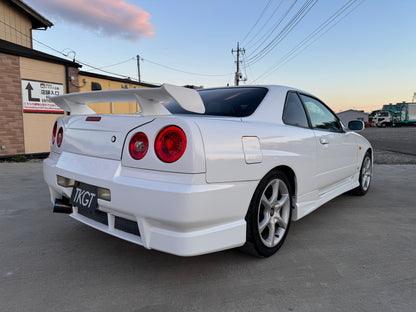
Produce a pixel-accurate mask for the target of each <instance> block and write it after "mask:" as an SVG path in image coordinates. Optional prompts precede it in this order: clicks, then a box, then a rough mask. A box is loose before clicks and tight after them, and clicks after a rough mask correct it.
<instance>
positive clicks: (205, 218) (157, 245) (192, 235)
mask: <svg viewBox="0 0 416 312" xmlns="http://www.w3.org/2000/svg"><path fill="white" fill-rule="evenodd" d="M43 170H44V178H45V181H46V183H47V184H48V186H49V190H50V194H51V201H52V202H54V201H55V199H57V198H58V199H59V198H62V197H65V198H69V197H70V196H71V192H72V187H62V186H59V185H58V184H57V178H56V176H57V175H60V176H63V177H65V178H69V179H73V180H75V181H80V182H84V183H88V184H91V185H95V186H99V187H103V188H107V189H110V191H111V201H105V200H101V199H99V200H98V209H99V210H100V211H101V212H100V214H106V217H107V222H99V221H97V220H98V219H96V220H94V219H91V218H90V217H86V216H85V215H83V214H82V213H80V211H78V209H77V208H76V207H74V211H73V213H72V214H71V217H73V218H74V219H76V220H78V221H80V222H83V223H85V224H87V225H89V226H92V227H94V228H96V229H98V230H100V231H103V232H106V233H108V234H111V235H114V236H117V237H119V238H122V239H124V240H127V241H130V242H133V243H136V244H139V245H142V246H144V247H146V248H148V249H157V250H160V251H164V252H168V253H172V254H175V255H180V256H193V255H199V254H204V253H209V252H214V251H218V250H223V249H228V248H233V247H237V246H241V245H243V244H244V242H245V239H246V223H245V220H244V217H245V215H246V212H247V209H248V206H249V203H250V200H251V197H252V194H253V193H254V190H255V188H256V186H257V182H256V181H248V182H230V183H228V182H227V183H216V184H207V183H206V179H205V174H178V173H167V172H158V171H153V170H142V169H136V168H130V167H123V166H121V163H120V162H119V161H114V160H108V159H97V158H95V157H89V156H81V155H77V154H71V153H66V152H64V153H62V154H60V155H59V154H55V153H51V154H50V156H49V158H47V159H46V160H45V161H44V163H43ZM104 219H105V216H104ZM120 219H126V220H130V221H133V222H134V223H135V224H137V227H138V230H139V232H140V234H139V235H135V234H131V232H130V233H129V232H128V231H127V232H126V231H123V230H120V228H118V227H117V226H115V225H116V223H117V220H120Z"/></svg>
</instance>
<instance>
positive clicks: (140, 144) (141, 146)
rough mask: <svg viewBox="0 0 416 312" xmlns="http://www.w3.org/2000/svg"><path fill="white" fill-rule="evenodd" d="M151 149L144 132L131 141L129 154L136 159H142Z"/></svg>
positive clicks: (137, 134)
mask: <svg viewBox="0 0 416 312" xmlns="http://www.w3.org/2000/svg"><path fill="white" fill-rule="evenodd" d="M148 148H149V140H148V139H147V136H146V134H144V133H143V132H139V133H136V134H135V135H133V137H132V138H131V140H130V143H129V152H130V156H131V157H133V158H134V159H137V160H139V159H142V158H143V157H144V156H145V155H146V153H147V150H148Z"/></svg>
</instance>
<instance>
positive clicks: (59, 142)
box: [56, 127, 64, 147]
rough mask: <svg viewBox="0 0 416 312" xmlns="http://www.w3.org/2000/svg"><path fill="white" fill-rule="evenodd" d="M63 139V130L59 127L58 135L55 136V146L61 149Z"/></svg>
mask: <svg viewBox="0 0 416 312" xmlns="http://www.w3.org/2000/svg"><path fill="white" fill-rule="evenodd" d="M63 138H64V129H62V127H61V128H59V131H58V135H57V136H56V145H57V146H58V147H61V144H62V140H63Z"/></svg>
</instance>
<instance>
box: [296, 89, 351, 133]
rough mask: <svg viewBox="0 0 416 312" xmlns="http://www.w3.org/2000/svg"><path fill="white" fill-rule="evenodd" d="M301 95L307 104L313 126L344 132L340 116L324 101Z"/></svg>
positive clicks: (319, 128) (318, 128)
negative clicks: (339, 119)
mask: <svg viewBox="0 0 416 312" xmlns="http://www.w3.org/2000/svg"><path fill="white" fill-rule="evenodd" d="M300 97H301V99H302V101H303V103H304V104H305V107H306V110H307V112H308V115H309V119H310V121H311V124H312V128H314V129H317V130H325V131H330V132H343V129H342V126H341V123H340V122H339V121H338V118H337V117H336V116H335V115H334V113H332V112H331V111H330V110H329V109H328V108H327V107H326V106H325V105H324V104H323V103H321V102H320V101H318V100H317V99H314V98H312V97H309V96H307V95H304V94H301V95H300Z"/></svg>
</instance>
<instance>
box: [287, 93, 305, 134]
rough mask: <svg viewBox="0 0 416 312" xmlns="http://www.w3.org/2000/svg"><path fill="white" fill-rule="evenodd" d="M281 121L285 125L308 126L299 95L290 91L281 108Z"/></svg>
mask: <svg viewBox="0 0 416 312" xmlns="http://www.w3.org/2000/svg"><path fill="white" fill-rule="evenodd" d="M283 122H284V123H285V124H287V125H292V126H298V127H304V128H308V127H309V125H308V119H307V118H306V113H305V110H304V108H303V105H302V102H301V101H300V99H299V96H298V95H297V94H296V93H294V92H290V93H289V94H288V96H287V98H286V103H285V108H284V110H283Z"/></svg>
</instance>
